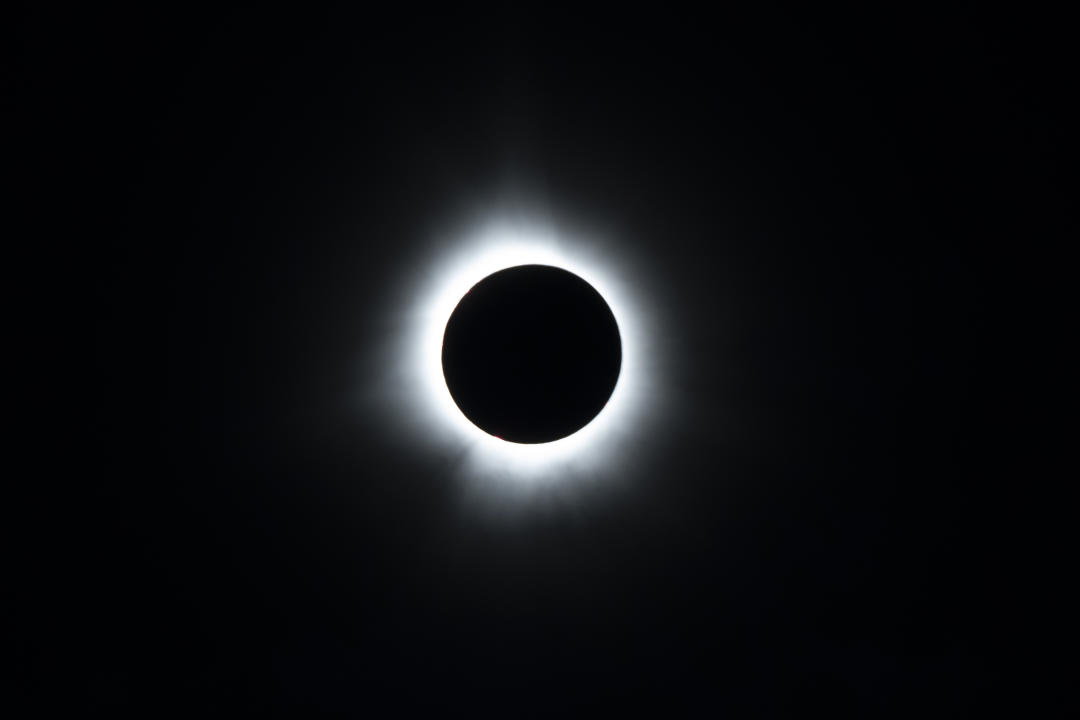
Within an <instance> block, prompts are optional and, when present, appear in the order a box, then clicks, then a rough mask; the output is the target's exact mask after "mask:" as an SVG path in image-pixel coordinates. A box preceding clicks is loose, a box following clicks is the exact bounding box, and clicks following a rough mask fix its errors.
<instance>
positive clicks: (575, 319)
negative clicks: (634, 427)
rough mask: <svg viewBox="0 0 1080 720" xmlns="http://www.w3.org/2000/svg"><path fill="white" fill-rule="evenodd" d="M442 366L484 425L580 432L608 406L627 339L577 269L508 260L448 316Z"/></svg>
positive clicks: (492, 430) (510, 432)
mask: <svg viewBox="0 0 1080 720" xmlns="http://www.w3.org/2000/svg"><path fill="white" fill-rule="evenodd" d="M442 364H443V374H444V375H445V376H446V385H447V387H448V388H449V389H450V394H451V395H452V396H453V398H454V402H456V403H457V406H458V407H459V408H460V409H461V412H463V413H464V414H465V416H466V417H467V418H469V420H471V421H472V422H473V423H474V424H475V425H476V426H477V427H479V428H480V429H481V430H483V431H485V432H487V433H489V434H491V435H494V436H496V437H498V438H502V439H503V440H507V441H510V442H516V443H545V442H551V441H552V440H558V439H559V438H563V437H566V436H567V435H572V434H573V433H575V432H577V431H578V430H580V429H581V428H583V427H585V425H587V424H588V423H589V421H590V420H592V419H593V418H594V417H596V415H597V414H598V413H599V412H600V411H601V410H602V409H603V408H604V404H605V403H606V402H607V401H608V398H609V397H611V392H612V391H613V390H614V389H615V383H616V382H617V381H618V379H619V367H620V365H621V364H622V344H621V342H620V339H619V327H618V325H617V324H616V322H615V316H614V315H612V313H611V308H609V307H608V305H607V303H606V302H604V298H602V297H601V296H600V293H598V292H596V290H594V289H593V287H592V286H591V285H589V284H588V283H587V282H585V281H584V280H582V279H581V278H579V277H578V276H577V275H574V274H573V273H570V272H567V271H566V270H561V269H559V268H556V267H550V266H548V265H520V266H518V267H512V268H507V269H506V270H500V271H499V272H497V273H494V274H493V275H489V276H488V277H486V278H484V279H483V280H481V281H480V282H479V283H477V284H476V285H474V286H473V287H472V289H471V290H469V292H467V293H466V294H465V297H463V298H462V299H461V301H460V302H459V303H458V305H457V307H456V308H455V309H454V313H453V314H452V315H451V316H450V321H449V322H448V323H447V324H446V333H445V335H444V336H443V350H442Z"/></svg>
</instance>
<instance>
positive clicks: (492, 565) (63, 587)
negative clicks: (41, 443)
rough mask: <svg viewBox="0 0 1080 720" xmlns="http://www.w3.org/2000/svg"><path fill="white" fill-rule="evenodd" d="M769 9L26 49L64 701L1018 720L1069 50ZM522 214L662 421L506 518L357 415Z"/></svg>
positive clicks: (237, 18) (429, 451)
mask: <svg viewBox="0 0 1080 720" xmlns="http://www.w3.org/2000/svg"><path fill="white" fill-rule="evenodd" d="M754 7H755V10H754V11H752V12H750V11H731V10H729V11H725V12H723V13H720V14H719V15H716V16H700V17H691V16H686V17H665V18H659V17H654V16H653V15H652V14H651V13H650V12H645V11H642V12H640V13H628V12H627V11H626V10H622V11H619V12H618V13H613V14H602V15H595V16H586V15H585V14H584V13H583V12H581V11H580V10H578V11H575V12H573V13H570V14H556V13H554V11H552V10H548V9H544V8H537V9H534V10H532V11H525V10H518V11H514V12H509V11H503V12H500V13H495V14H468V13H462V14H454V16H453V17H445V18H436V17H428V16H427V15H426V14H425V13H423V12H421V11H419V10H417V11H415V12H413V13H411V14H410V13H403V16H402V17H394V18H391V17H387V16H385V14H373V13H371V12H370V11H367V10H362V9H360V8H359V6H357V8H356V9H354V10H352V11H350V12H338V13H330V12H327V13H308V14H306V15H304V16H303V17H300V16H298V15H296V14H295V13H293V12H285V11H271V10H268V9H266V8H258V9H249V10H245V11H218V12H216V13H212V14H194V13H191V12H190V11H186V10H184V9H182V8H176V9H174V10H163V9H160V8H156V9H154V10H152V11H151V10H146V9H144V10H142V11H136V12H131V11H123V12H120V11H114V12H106V13H103V14H94V13H90V12H85V11H84V12H82V13H79V14H75V13H68V12H65V11H62V10H59V9H54V10H48V9H38V10H35V11H33V12H27V13H24V14H23V15H22V16H20V18H19V19H18V21H17V22H15V23H14V24H13V25H12V26H11V27H12V28H14V32H13V33H12V37H11V38H10V39H11V40H12V42H11V44H10V47H11V48H13V49H14V60H15V61H14V63H13V64H12V65H11V66H9V67H13V68H14V72H9V73H7V74H6V76H5V83H6V85H7V86H8V87H9V89H10V90H11V92H10V93H5V95H6V96H7V97H8V98H14V102H9V103H8V104H7V109H8V110H13V111H14V112H13V113H12V117H15V118H16V120H17V121H18V123H19V125H18V126H17V131H16V136H15V137H16V138H17V139H18V140H19V142H18V143H17V144H18V145H19V150H21V151H23V152H18V153H17V155H18V160H19V161H23V160H25V161H26V165H25V173H24V174H22V175H21V176H18V177H17V180H16V182H15V183H13V185H15V186H17V187H15V188H14V189H15V194H14V195H13V197H14V198H16V199H17V200H18V199H20V198H26V199H28V200H30V202H28V203H23V205H24V208H26V209H29V210H30V211H31V212H32V213H33V214H34V217H33V223H32V230H30V231H29V235H28V237H29V238H30V239H31V240H32V241H33V243H32V244H34V245H35V247H36V248H38V249H41V250H43V251H44V253H45V255H47V256H48V257H49V258H50V262H51V267H54V268H56V271H55V273H54V274H53V275H52V277H51V278H50V281H49V282H48V284H47V285H45V286H43V287H46V288H48V290H47V291H45V292H43V293H40V295H42V296H43V297H42V299H41V300H40V303H42V304H48V305H50V306H55V307H56V308H57V309H58V310H59V311H60V313H61V314H62V315H63V316H65V317H66V320H67V322H65V323H63V324H62V325H60V326H58V327H67V326H68V325H69V324H70V325H74V326H76V327H77V328H78V329H79V330H78V331H77V332H76V333H75V334H72V335H70V336H68V335H64V333H65V332H66V331H61V330H46V331H41V332H43V333H44V334H50V333H53V332H56V333H59V334H61V335H63V336H64V337H65V338H68V337H70V340H69V341H68V340H65V341H64V342H62V343H61V344H63V345H64V349H63V351H62V352H60V353H59V354H53V355H52V356H51V357H52V358H53V361H54V362H55V364H56V365H57V371H56V373H57V374H56V377H60V376H62V377H64V378H65V380H64V381H63V383H62V384H65V387H67V385H70V386H71V393H70V394H69V395H68V396H67V397H66V398H65V400H64V401H63V402H62V404H49V407H47V408H46V409H45V414H46V415H47V422H48V423H49V425H48V426H49V427H50V430H51V432H50V437H51V438H53V440H52V441H51V443H50V448H49V449H48V451H47V453H46V454H45V455H44V456H43V459H42V465H41V467H42V468H43V470H42V472H41V473H40V477H39V478H38V479H37V480H35V483H36V487H38V488H41V489H44V490H45V492H44V493H42V495H43V497H44V499H43V500H42V502H41V503H40V504H38V505H36V506H35V507H36V508H37V509H38V510H40V516H35V521H36V530H37V532H36V534H35V535H34V536H33V537H35V538H37V539H36V540H35V541H34V543H31V547H32V548H33V552H32V553H30V556H31V559H30V563H29V567H30V568H31V570H32V572H33V575H32V577H33V578H34V579H33V580H31V582H30V583H29V584H28V585H27V587H28V588H30V589H31V590H34V589H37V590H43V591H42V592H40V593H38V592H32V593H31V594H30V595H28V598H30V599H31V601H32V602H33V603H34V610H35V613H34V617H35V618H40V619H41V621H40V622H38V621H36V620H35V622H34V623H33V624H32V632H31V635H32V638H31V642H30V645H29V647H28V650H27V657H26V663H25V665H26V666H27V667H29V668H30V674H29V678H28V682H27V687H28V688H29V690H30V693H31V695H32V697H33V698H34V700H35V702H37V703H40V704H41V706H45V705H48V704H50V703H53V702H65V703H66V702H72V703H74V704H76V705H79V706H83V707H91V708H95V707H104V708H114V709H119V708H128V709H132V710H135V711H137V712H148V713H150V714H156V711H157V710H159V709H163V708H174V709H175V708H183V709H187V710H190V711H208V710H214V709H218V710H231V711H237V710H257V711H261V712H268V713H276V712H280V713H282V714H293V713H299V712H301V711H308V712H310V711H315V710H324V711H341V712H344V713H347V714H362V713H365V712H367V713H369V714H375V715H388V714H391V712H394V713H395V714H405V713H407V712H408V711H410V710H417V709H424V710H427V711H446V712H450V713H452V714H459V713H464V712H478V713H480V714H486V713H488V712H491V713H495V712H498V713H500V714H506V715H509V716H513V715H518V714H530V713H532V712H537V711H542V710H558V711H561V712H565V713H567V714H584V713H585V712H589V713H599V712H603V711H606V710H610V709H613V708H616V707H621V706H625V705H633V706H639V707H655V708H662V709H666V711H667V712H668V713H669V714H673V715H682V714H708V715H711V714H723V713H725V712H730V713H731V714H732V715H733V716H735V717H744V716H745V717H759V716H776V715H804V714H807V713H809V712H811V711H815V710H823V709H827V710H830V711H833V712H839V713H841V714H843V713H845V712H852V713H855V714H862V715H863V716H876V715H880V714H883V713H886V712H897V713H899V714H906V715H910V714H918V715H920V716H924V715H934V716H937V715H941V716H956V715H963V714H965V713H967V712H969V711H970V712H976V711H978V710H981V709H985V708H989V707H994V706H995V705H996V704H997V703H998V702H999V701H1000V699H1001V698H1002V696H1003V694H1006V693H1007V692H1008V689H1009V685H1010V682H1009V680H1008V676H1007V675H1005V674H1004V673H1003V672H1002V668H1001V665H1000V660H1001V659H1000V657H999V655H1000V652H999V650H1000V646H1001V644H1002V643H1003V642H1004V636H1005V635H1008V634H1009V632H1010V614H1009V608H1008V602H1007V601H1006V600H1005V598H1006V596H1007V593H1006V592H1005V589H1004V588H1003V587H1002V580H1001V574H1000V573H1001V571H1000V564H1001V563H1002V562H1003V561H1004V560H1003V558H1007V556H1008V553H1009V547H1010V542H1011V541H1010V539H1009V529H1008V523H1007V522H1003V520H1002V515H1001V510H1002V509H1003V508H1004V507H1006V506H1007V501H1008V498H1007V496H1006V493H1005V492H1004V491H1003V490H1002V484H1003V482H1004V481H1003V479H1002V478H1003V477H1004V476H1005V475H1006V474H1007V473H1008V472H1009V468H1011V467H1012V460H1011V458H1010V454H1009V451H1008V446H1007V445H1003V444H1002V443H1000V442H998V440H999V439H1000V438H1001V437H1002V436H1003V435H1005V434H1007V428H1008V426H1009V423H1010V422H1011V421H1010V420H1009V419H1008V418H1006V417H1005V413H1004V411H1003V407H1005V405H1006V404H1007V402H1008V400H1009V397H1008V396H1009V394H1010V393H1012V392H1014V390H1013V389H1012V388H1011V387H1010V386H1009V385H1008V383H1004V382H1002V372H1001V371H1002V368H1003V367H1004V366H1006V365H1008V362H1002V360H1003V358H1005V357H1006V356H1008V355H1009V353H1010V352H1012V350H1010V347H1009V346H1007V345H1006V343H1005V342H1004V341H1002V339H1001V337H1002V328H1003V327H1004V328H1008V327H1013V326H1016V325H1019V324H1020V321H1021V318H1020V317H1019V314H1020V311H1019V309H1017V308H1016V307H1015V306H1014V305H1013V304H1011V303H1008V302H1005V303H998V302H996V298H997V297H998V296H999V292H1000V291H1001V290H1002V286H1007V287H1015V286H1017V284H1018V282H1019V280H1018V275H1019V274H1021V273H1022V270H1021V269H1018V267H1017V262H1018V261H1017V259H1016V258H1017V256H1018V255H1021V254H1022V253H1020V252H1018V249H1019V248H1023V247H1024V246H1025V243H1028V242H1033V241H1034V240H1033V239H1034V238H1038V237H1040V236H1042V235H1044V234H1045V233H1047V232H1048V231H1049V230H1048V224H1047V218H1048V217H1049V216H1050V215H1051V212H1050V210H1051V209H1052V208H1053V207H1054V206H1055V205H1056V203H1058V202H1060V196H1059V195H1057V194H1055V191H1054V190H1053V189H1052V181H1051V179H1050V177H1049V175H1047V173H1048V172H1049V170H1050V168H1052V167H1053V164H1054V156H1055V153H1056V146H1057V144H1058V142H1059V139H1060V138H1059V136H1058V135H1057V134H1056V133H1057V132H1058V131H1057V130H1055V128H1054V127H1053V126H1052V124H1051V123H1050V122H1049V120H1048V119H1049V118H1051V117H1052V116H1053V115H1054V113H1055V111H1056V109H1057V107H1058V105H1059V104H1060V103H1062V102H1063V101H1062V100H1061V99H1060V97H1061V92H1062V91H1061V86H1060V85H1058V84H1057V83H1056V81H1055V79H1054V75H1053V70H1054V68H1056V67H1060V63H1059V62H1058V58H1057V55H1056V53H1058V52H1059V49H1058V48H1059V46H1058V45H1056V43H1055V40H1054V39H1053V35H1054V33H1052V32H1050V28H1051V26H1053V25H1055V24H1056V23H1055V21H1054V20H1053V19H1052V18H1041V17H1037V16H1036V15H1035V14H1034V13H1032V14H1029V15H1025V16H1017V15H1013V14H1011V13H1007V12H994V11H990V10H987V9H986V8H984V7H983V6H982V5H974V4H972V5H955V6H952V5H950V6H947V7H944V8H942V7H937V6H935V9H933V10H928V11H926V12H915V11H912V10H909V9H906V6H904V7H898V8H894V9H892V10H888V11H886V10H882V11H875V12H868V11H866V10H865V9H860V7H859V6H855V7H837V8H833V9H830V10H827V11H823V10H820V9H814V10H799V9H795V8H791V7H784V6H778V5H768V4H754ZM508 187H510V188H514V190H513V192H515V193H519V194H523V195H525V196H529V195H530V193H535V194H537V195H539V196H542V197H543V199H544V202H545V203H547V206H548V207H549V208H550V211H551V212H552V214H553V215H560V214H562V215H565V216H566V217H570V218H575V219H578V218H584V219H586V220H587V221H588V222H590V223H593V224H595V225H602V226H605V227H607V228H610V229H611V231H612V232H611V235H612V237H614V238H616V240H615V242H617V243H622V247H621V249H619V248H618V247H617V252H619V253H621V254H624V255H625V257H626V258H629V260H628V261H627V262H628V263H629V264H630V265H631V266H633V267H635V268H636V270H637V272H638V275H639V276H640V277H642V278H644V281H643V284H642V287H641V292H642V294H643V297H642V298H641V299H640V302H641V303H642V304H643V306H647V307H649V308H651V309H652V310H653V311H654V312H655V316H656V317H657V318H659V319H661V320H662V325H663V335H662V336H660V337H657V338H652V339H650V342H652V343H654V346H653V348H652V349H653V351H654V353H655V354H656V355H657V356H659V357H663V358H664V359H665V362H666V364H665V366H664V373H665V374H664V376H663V378H662V380H663V383H662V386H663V387H664V388H667V389H668V394H667V397H666V401H667V402H666V405H665V407H666V408H667V410H668V411H670V417H668V419H669V420H670V422H667V423H666V424H665V425H664V426H663V427H662V428H658V429H657V430H656V434H655V437H654V438H653V439H652V440H650V441H648V442H647V444H646V452H645V456H646V458H647V460H648V461H647V462H645V463H642V464H640V465H639V466H637V467H636V468H635V469H634V471H633V472H632V473H631V474H630V476H629V477H625V478H621V480H624V481H625V482H622V483H620V487H621V488H622V489H621V490H619V491H617V492H616V491H612V492H610V493H608V494H606V495H605V494H600V495H598V496H597V498H593V499H590V500H589V501H588V502H587V503H586V502H582V503H581V504H580V506H575V505H574V504H573V503H570V504H569V505H568V506H564V507H561V508H555V509H552V508H545V509H544V510H543V511H542V512H541V511H539V510H538V511H537V512H535V513H530V512H527V511H526V512H523V513H519V514H518V515H516V516H515V518H514V520H513V521H512V522H502V523H492V522H490V521H488V520H485V519H484V518H482V517H473V516H471V515H469V514H468V513H465V512H462V510H461V509H460V506H459V504H458V503H457V502H456V499H455V497H456V495H455V493H456V492H457V486H456V484H455V482H454V481H453V480H452V478H451V474H452V473H451V471H450V469H449V467H448V464H447V462H446V461H445V459H444V458H442V457H441V456H440V455H439V452H438V451H437V450H436V449H434V448H432V447H429V445H430V442H429V439H428V438H425V437H424V436H423V435H420V436H417V437H415V438H405V439H404V442H402V438H401V437H400V436H398V437H396V439H395V441H394V442H391V441H389V440H388V438H389V437H390V436H393V434H394V432H395V431H394V430H393V429H392V428H393V427H395V426H394V423H393V420H394V418H390V417H386V416H380V415H379V414H378V413H374V412H368V411H365V410H364V408H363V407H358V406H357V405H356V404H355V403H352V402H350V401H349V400H348V398H350V397H352V393H355V392H356V391H357V385H358V384H359V385H363V384H364V383H365V382H367V383H374V382H376V380H375V378H379V377H382V376H381V374H380V373H381V372H382V369H381V367H380V363H384V362H385V360H386V353H385V352H382V351H381V350H382V347H383V345H385V343H387V342H388V338H391V337H392V336H393V335H394V333H396V332H398V331H401V330H402V326H401V325H400V323H399V322H398V321H395V320H394V317H395V316H394V314H393V311H394V308H393V307H392V303H393V302H396V300H395V299H396V298H398V297H399V296H400V293H399V292H398V291H399V286H398V283H400V282H402V278H406V277H408V273H409V272H410V268H413V267H415V266H417V264H422V263H425V262H426V261H427V258H428V256H426V255H425V252H426V251H427V250H428V249H430V245H429V244H428V241H429V239H430V237H431V234H432V232H433V231H434V229H436V228H438V227H439V226H440V225H442V224H443V223H444V222H446V221H451V220H454V219H456V218H458V217H460V215H461V213H462V212H463V210H462V208H463V207H468V208H471V209H475V208H476V207H477V206H479V207H483V206H484V205H485V204H488V203H491V204H496V203H497V200H498V199H499V198H500V197H503V195H504V194H505V193H506V192H507V190H506V189H507V188H508ZM37 201H40V202H37ZM60 268H64V269H63V270H61V269H60ZM72 321H74V322H72ZM58 382H59V381H58ZM76 388H77V389H76ZM362 389H363V388H361V390H362ZM1003 428H1005V429H1004V430H1003ZM410 445H411V447H409V446H410ZM46 588H47V591H44V590H45V589H46Z"/></svg>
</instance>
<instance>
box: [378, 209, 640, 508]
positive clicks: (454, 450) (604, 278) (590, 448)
mask: <svg viewBox="0 0 1080 720" xmlns="http://www.w3.org/2000/svg"><path fill="white" fill-rule="evenodd" d="M440 247H441V251H440V252H439V253H436V256H435V257H433V258H430V260H431V265H430V266H429V267H428V268H426V270H427V272H424V269H418V270H419V271H418V275H420V276H422V279H420V280H417V281H416V282H414V283H411V285H412V288H413V295H412V298H411V299H410V300H408V301H407V303H408V304H411V305H413V312H410V313H407V314H408V319H407V320H406V324H407V326H408V327H406V328H404V329H405V333H404V334H403V335H402V336H399V338H400V339H401V340H402V342H403V344H402V345H398V346H397V348H398V349H397V350H396V351H395V352H393V353H392V354H391V355H392V356H391V357H388V358H387V359H386V362H392V363H396V367H394V368H392V369H391V370H390V372H391V375H392V376H393V377H394V378H395V379H396V383H397V388H398V389H399V392H397V393H394V394H393V399H392V402H393V403H395V404H396V407H395V413H394V414H395V415H396V416H398V417H402V418H404V419H406V420H407V422H408V425H409V426H410V430H411V432H412V433H413V434H415V433H416V432H417V431H419V432H420V433H422V434H423V436H424V437H427V438H431V439H432V440H433V441H435V442H436V443H437V444H439V445H441V446H442V449H443V450H444V451H445V452H446V454H447V456H448V457H453V458H454V459H455V463H456V467H455V469H456V470H457V471H458V472H460V473H463V474H464V475H465V476H466V478H467V479H469V480H472V481H480V482H482V484H483V485H484V486H485V487H487V488H491V487H493V486H494V487H497V488H499V489H500V490H501V491H507V492H511V493H520V492H523V491H531V490H536V489H539V488H541V487H548V488H550V487H552V486H553V485H556V484H558V485H563V484H565V483H566V482H568V481H573V480H582V479H586V478H592V479H595V478H597V477H601V476H606V477H611V476H613V475H615V474H616V471H617V470H618V468H620V467H623V466H624V464H625V463H629V462H631V461H632V460H631V456H633V455H634V451H635V450H640V446H641V444H642V438H644V437H645V436H646V434H647V428H646V424H647V423H649V424H651V423H652V422H655V420H656V413H655V412H651V410H655V405H656V402H655V399H656V396H657V392H656V382H655V379H654V378H651V375H652V374H651V373H650V372H648V366H649V365H650V362H649V361H650V360H654V359H655V353H653V354H652V357H649V353H647V351H646V347H647V341H646V339H645V338H646V335H647V334H648V332H649V329H648V327H647V326H648V325H649V318H650V314H649V313H647V312H646V311H645V309H644V308H643V307H641V306H640V304H639V302H638V300H637V299H636V298H635V296H634V294H633V293H632V292H631V290H630V287H629V284H630V282H631V276H630V273H629V272H628V269H629V268H627V267H626V263H625V260H621V259H620V258H619V257H617V256H609V255H605V254H604V253H603V252H602V251H601V248H602V247H603V244H602V243H600V242H592V243H590V242H588V241H586V240H583V239H582V238H580V237H565V236H563V235H562V234H561V233H559V232H556V231H555V230H554V229H553V228H552V227H551V226H550V225H546V224H543V223H539V222H536V221H521V220H518V221H506V220H502V221H491V222H489V223H487V224H486V225H484V226H482V227H480V228H479V229H477V230H474V231H473V232H468V233H465V235H464V236H463V237H458V238H443V239H441V242H440ZM533 264H536V265H551V266H554V267H558V268H562V269H564V270H568V271H569V272H572V273H574V274H575V275H577V276H578V277H580V278H581V279H583V280H584V281H585V282H587V283H589V284H590V285H591V286H592V287H593V288H595V289H596V291H597V292H599V293H600V295H601V296H602V297H603V298H604V300H605V302H607V304H608V307H609V308H610V309H611V311H612V313H613V315H614V316H615V321H616V323H617V324H618V328H619V335H620V340H621V343H622V364H621V367H620V371H619V378H618V381H617V383H616V385H615V389H614V391H613V392H612V395H611V397H610V398H609V400H608V402H607V404H606V405H605V407H604V408H603V409H602V410H601V411H600V413H599V414H598V415H597V416H596V417H595V418H594V419H593V420H592V421H591V422H590V423H589V424H588V425H586V426H585V427H583V428H582V429H580V430H579V431H577V432H575V433H574V434H572V435H569V436H567V437H565V438H561V439H559V440H555V441H553V442H548V443H538V444H519V443H512V442H507V441H505V440H501V439H499V438H496V437H494V436H492V435H489V434H488V433H486V432H484V431H483V430H481V429H480V428H479V427H477V426H476V425H474V424H473V423H472V422H471V421H470V420H469V419H468V418H467V417H465V415H464V414H463V413H462V412H461V410H460V409H459V408H458V407H457V405H456V403H455V402H454V399H453V397H452V396H451V395H450V391H449V389H448V388H447V385H446V380H445V377H444V375H443V368H442V343H443V335H444V333H445V331H446V324H447V322H448V321H449V319H450V316H451V314H452V313H453V311H454V309H455V308H456V307H457V304H458V302H459V301H460V300H461V299H462V297H464V295H465V294H466V293H467V292H468V291H469V289H470V288H472V287H473V286H474V285H476V284H477V283H478V282H480V281H481V280H483V279H484V278H486V277H488V276H489V275H491V274H492V273H495V272H497V271H499V270H503V269H506V268H510V267H515V266H518V265H533ZM647 410H648V411H650V412H646V411H647Z"/></svg>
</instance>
